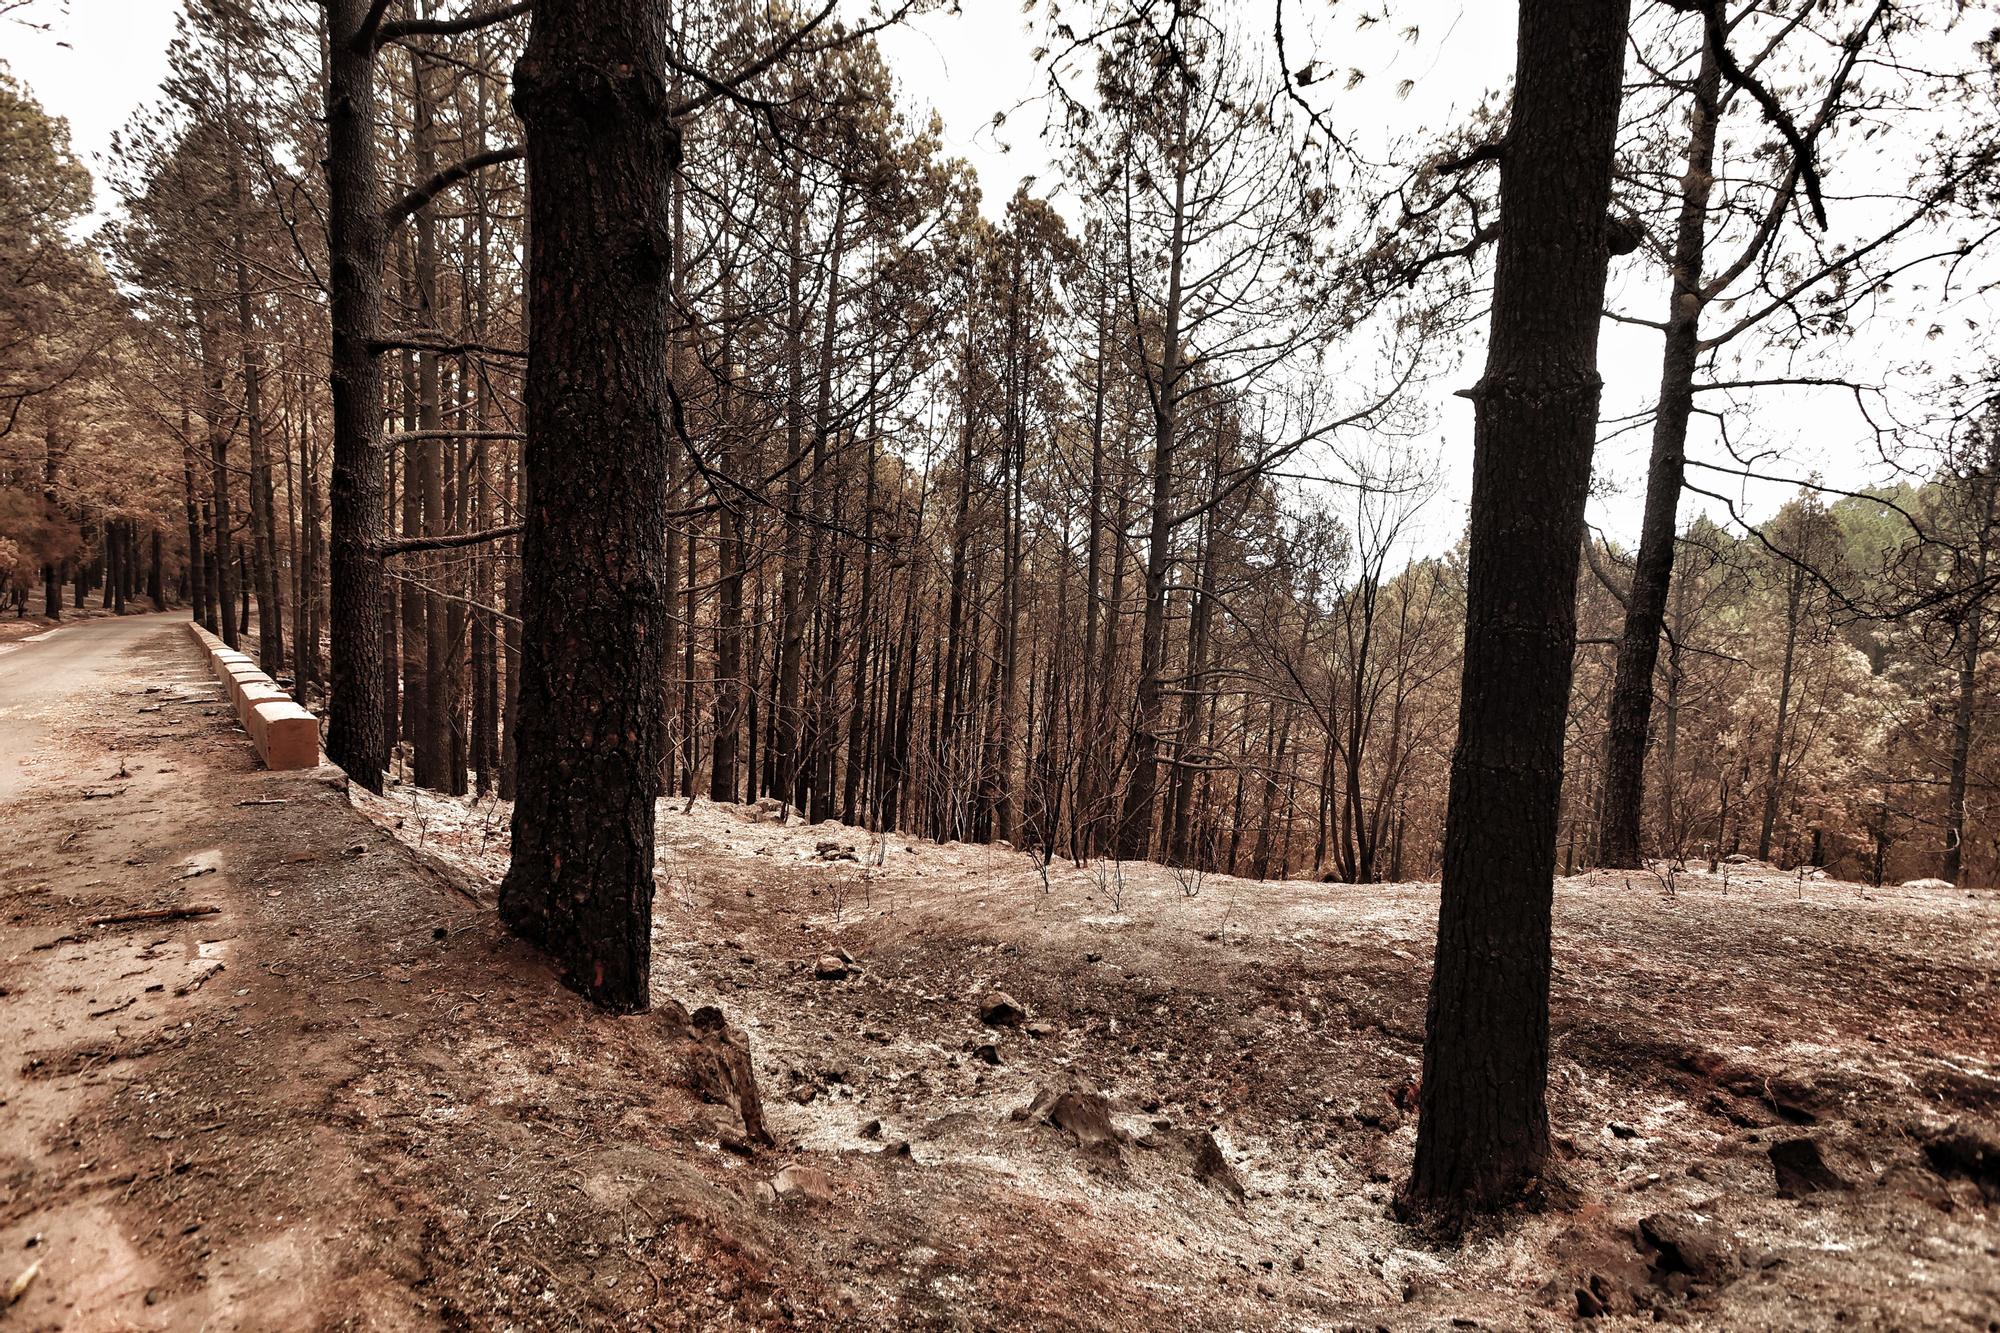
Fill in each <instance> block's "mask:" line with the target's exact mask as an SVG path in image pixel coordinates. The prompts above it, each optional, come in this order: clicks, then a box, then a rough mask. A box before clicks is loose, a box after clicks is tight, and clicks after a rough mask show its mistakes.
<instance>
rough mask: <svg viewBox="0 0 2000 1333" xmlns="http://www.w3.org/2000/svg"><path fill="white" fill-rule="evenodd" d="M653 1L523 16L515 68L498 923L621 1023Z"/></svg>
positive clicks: (659, 727) (642, 767)
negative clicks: (524, 286) (508, 722)
mask: <svg viewBox="0 0 2000 1333" xmlns="http://www.w3.org/2000/svg"><path fill="white" fill-rule="evenodd" d="M666 35H667V5H666V0H575V3H572V4H568V5H561V6H549V7H546V8H542V9H539V10H537V11H536V13H535V17H534V24H533V28H532V30H531V33H530V36H529V39H528V46H527V50H526V51H525V52H524V53H523V55H522V57H521V60H520V63H519V64H517V65H516V66H515V68H514V105H515V109H516V110H517V111H518V112H519V113H520V117H521V122H522V124H523V125H524V126H525V127H526V130H527V164H528V181H529V200H530V205H529V207H530V210H531V218H532V225H531V235H532V238H533V239H532V245H531V248H530V251H529V263H528V274H529V282H528V309H529V344H528V376H527V436H528V439H527V447H526V450H525V459H524V462H525V466H526V469H527V473H528V485H529V490H530V492H531V494H532V496H533V503H532V505H531V506H530V507H529V509H528V512H527V514H526V531H525V533H524V537H525V541H524V545H523V550H522V570H523V590H522V608H521V609H522V631H523V644H522V654H521V657H522V661H521V668H522V676H521V702H520V708H521V728H520V741H519V745H520V753H519V764H520V777H519V790H518V794H517V796H516V798H515V804H514V824H513V829H514V858H513V865H512V867H511V868H510V869H509V870H508V872H507V878H506V879H505V880H504V881H503V882H502V884H501V887H500V911H501V915H502V916H503V917H504V918H505V919H506V920H507V922H508V924H509V925H510V926H512V927H513V929H515V930H516V931H518V932H519V933H520V934H522V935H523V936H525V937H527V938H528V939H530V940H531V941H533V942H535V943H537V944H539V945H540V946H541V947H543V948H544V949H546V950H547V951H548V952H549V953H550V954H551V955H553V957H554V959H555V961H556V963H557V965H558V966H559V967H560V968H561V969H562V973H563V978H564V980H565V982H567V983H568V984H569V985H571V986H574V987H575V988H576V989H578V990H580V991H582V992H583V993H584V994H585V995H586V996H588V997H589V998H590V999H591V1000H593V1001H594V1002H596V1003H597V1004H598V1005H600V1006H602V1007H604V1008H606V1009H610V1010H613V1011H617V1012H633V1011H638V1010H643V1009H645V1008H646V1007H647V1006H648V1004H649V1003H650V998H649V994H648V977H649V973H650V968H651V960H652V939H651V934H652V916H653V803H654V801H655V799H656V798H657V797H658V795H659V790H660V760H661V751H662V748H663V745H664V742H665V727H664V718H663V716H662V713H661V708H660V679H661V673H662V671H663V669H664V667H665V663H664V662H663V661H662V660H661V654H662V651H663V645H664V643H665V634H664V629H665V625H666V618H667V617H668V616H669V615H671V614H672V607H671V606H670V605H669V603H668V598H669V597H670V595H671V590H670V589H668V588H667V587H666V586H665V582H664V572H665V568H666V549H665V548H666V538H667V522H666V519H667V498H668V489H669V480H670V479H669V476H668V472H669V468H668V465H667V449H668V442H669V440H670V439H671V438H672V437H671V433H670V427H669V425H668V422H669V412H670V397H671V393H672V386H671V385H670V383H669V381H668V378H667V365H668V352H669V345H668V338H669V333H668V331H669V326H670V322H671V320H670V314H671V312H670V293H669V290H668V289H669V272H670V268H671V254H670V253H669V252H670V249H671V243H672V230H671V209H670V207H669V195H668V192H669V182H670V180H671V178H672V176H673V173H674V172H675V170H676V169H677V168H678V165H679V158H680V138H679V133H678V130H677V129H676V127H675V126H674V124H673V123H672V122H671V121H670V120H669V119H668V99H667V95H666V88H665V85H664V83H663V81H662V76H663V74H664V71H665V69H666V64H667V49H666V48H667V40H666Z"/></svg>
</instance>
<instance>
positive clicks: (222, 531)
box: [196, 311, 237, 648]
mask: <svg viewBox="0 0 2000 1333" xmlns="http://www.w3.org/2000/svg"><path fill="white" fill-rule="evenodd" d="M196 319H197V321H198V322H199V325H200V331H199V338H198V342H199V345H200V348H201V370H202V378H203V383H204V392H203V395H202V411H201V415H202V420H203V422H204V423H206V425H207V427H208V489H209V502H210V504H211V505H212V506H213V508H212V509H211V511H210V512H211V513H212V514H213V515H214V524H215V526H214V527H213V529H211V531H210V532H209V538H210V541H211V543H212V548H211V549H212V550H213V551H214V553H215V564H214V565H213V567H212V568H213V571H214V574H215V597H216V601H217V604H218V605H219V607H220V608H221V610H220V615H219V617H218V619H219V621H220V623H219V624H218V625H217V627H216V633H218V634H219V635H221V636H222V641H223V642H224V643H226V644H228V645H229V646H230V647H231V648H234V647H235V646H236V643H237V632H236V627H237V619H236V615H235V608H234V606H233V605H232V603H233V602H234V600H235V586H236V585H235V582H234V579H235V573H234V571H233V570H232V569H231V568H230V565H231V561H230V545H231V538H232V533H231V532H230V524H229V431H230V425H229V423H228V422H227V421H225V420H224V416H225V414H226V412H227V410H228V408H227V404H226V403H225V402H224V400H223V396H222V359H221V358H220V357H219V356H218V355H217V354H216V351H215V345H214V330H213V327H212V322H211V319H210V315H209V313H208V312H207V311H201V312H198V313H197V315H196Z"/></svg>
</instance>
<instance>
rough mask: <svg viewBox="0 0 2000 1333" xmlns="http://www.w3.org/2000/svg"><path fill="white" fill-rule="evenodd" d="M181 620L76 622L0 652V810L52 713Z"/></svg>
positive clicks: (171, 614) (181, 615) (164, 616)
mask: <svg viewBox="0 0 2000 1333" xmlns="http://www.w3.org/2000/svg"><path fill="white" fill-rule="evenodd" d="M186 619H187V613H186V612H185V611H165V612H160V613H158V614H155V615H143V616H111V617H106V618H104V619H99V620H82V621H78V622H77V623H76V624H74V625H64V626H58V627H57V628H55V629H53V630H50V631H48V632H47V633H46V634H44V635H38V636H36V638H35V639H33V640H26V639H24V640H22V641H21V642H19V643H18V644H15V645H13V646H11V647H7V648H4V649H0V808H4V803H5V802H7V801H8V800H11V799H12V798H13V797H14V795H15V794H16V793H17V792H18V791H19V790H20V789H21V787H22V785H23V773H22V768H21V765H22V763H23V762H24V761H25V760H26V759H27V758H28V756H29V754H31V753H32V752H33V751H34V749H35V747H36V745H37V744H38V743H39V742H40V741H41V738H42V737H43V735H45V734H46V733H47V731H48V727H49V720H50V719H51V718H52V717H53V716H54V714H55V710H56V709H57V708H58V707H60V706H61V705H62V704H63V703H64V702H65V701H67V700H69V699H71V698H72V697H75V696H79V695H82V694H84V693H86V692H87V691H88V690H89V689H90V688H91V687H92V686H93V685H97V684H100V683H101V682H102V680H103V678H104V677H106V676H109V675H112V674H114V673H116V672H118V671H119V670H120V669H121V665H122V659H123V658H124V657H125V656H126V655H127V654H128V653H129V652H131V650H132V649H133V648H134V647H135V646H136V645H138V644H139V643H141V642H143V641H144V640H146V639H148V638H151V637H152V636H154V635H157V634H166V633H171V632H172V630H173V627H174V626H175V625H178V624H179V623H180V622H181V621H184V620H186ZM183 632H184V631H183Z"/></svg>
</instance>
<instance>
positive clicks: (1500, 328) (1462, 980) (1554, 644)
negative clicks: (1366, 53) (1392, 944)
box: [1406, 0, 1630, 1214]
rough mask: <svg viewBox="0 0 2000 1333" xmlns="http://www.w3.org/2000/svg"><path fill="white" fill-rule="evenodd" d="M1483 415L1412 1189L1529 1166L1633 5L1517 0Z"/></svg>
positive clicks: (1451, 1202)
mask: <svg viewBox="0 0 2000 1333" xmlns="http://www.w3.org/2000/svg"><path fill="white" fill-rule="evenodd" d="M1520 14H1521V17H1520V29H1519V32H1520V37H1519V43H1520V44H1519V48H1518V53H1517V62H1518V63H1517V68H1516V74H1515V87H1514V110H1513V124H1512V127H1511V129H1510V130H1509V131H1508V135H1507V142H1506V148H1505V151H1504V155H1503V156H1502V159H1501V167H1500V198H1501V205H1500V207H1501V231H1500V242H1499V253H1498V257H1497V261H1496V268H1495V273H1494V287H1493V321H1492V332H1491V339H1490V343H1489V347H1488V353H1487V365H1486V372H1485V374H1484V376H1482V377H1481V379H1480V381H1479V383H1478V385H1477V386H1475V388H1474V389H1473V390H1472V391H1471V395H1470V396H1471V397H1472V400H1473V407H1474V431H1473V478H1472V506H1471V522H1470V531H1469V553H1468V562H1467V565H1468V567H1467V587H1466V626H1465V665H1464V673H1463V678H1462V686H1461V693H1460V699H1459V723H1458V744H1457V746H1456V748H1455V749H1454V751H1453V753H1452V763H1451V794H1450V797H1449V801H1448V804H1447V812H1446V823H1445V846H1444V872H1443V887H1442V893H1441V898H1440V903H1439V909H1438V944H1437V957H1436V969H1435V972H1434V973H1433V976H1432V980H1431V991H1430V1005H1429V1011H1428V1014H1427V1018H1426V1024H1425V1038H1424V1073H1423V1083H1422V1094H1421V1105H1420V1110H1419V1120H1418V1128H1417V1150H1416V1162H1415V1166H1414V1169H1413V1171H1412V1173H1411V1177H1410V1182H1409V1185H1408V1188H1407V1196H1406V1197H1407V1198H1408V1200H1409V1202H1411V1203H1413V1204H1415V1205H1417V1206H1418V1207H1420V1208H1426V1209H1436V1210H1439V1211H1441V1212H1443V1213H1446V1214H1453V1213H1458V1212H1462V1211H1465V1210H1468V1209H1484V1208H1492V1207H1496V1206H1499V1205H1501V1204H1504V1203H1505V1202H1507V1201H1508V1200H1510V1199H1513V1198H1515V1197H1518V1196H1519V1195H1520V1193H1521V1192H1522V1191H1523V1189H1524V1188H1526V1187H1528V1186H1529V1185H1531V1184H1532V1182H1533V1181H1534V1180H1535V1179H1536V1178H1537V1177H1538V1176H1540V1175H1541V1173H1542V1171H1543V1170H1544V1168H1545V1165H1546V1162H1547V1158H1548V1152H1549V1121H1548V1105H1547V1083H1548V1026H1549V1004H1548V991H1549V953H1550V915H1551V911H1552V907H1553V896H1554V894H1553V890H1554V875H1555V850H1556V819H1557V811H1558V804H1559V800H1560V796H1561V792H1562V771H1563V729H1564V717H1565V714H1566V712H1567V710H1568V705H1569V692H1570V680H1571V667H1572V663H1571V659H1572V656H1573V654H1574V653H1575V650H1576V574H1577V561H1578V558H1579V553H1580V551H1581V549H1582V542H1583V508H1584V497H1585V493H1586V491H1587V490H1588V488H1589V483H1590V456H1591V448H1592V444H1593V442H1594V439H1595V436H1596V428H1597V405H1598V397H1599V393H1600V388H1601V381H1600V379H1599V377H1598V373H1597V334H1598V324H1599V320H1600V318H1601V312H1602V310H1603V307H1604V282H1605V270H1606V266H1607V263H1608V259H1609V246H1608V243H1607V242H1608V237H1607V234H1606V233H1607V230H1608V228H1607V225H1606V216H1605V209H1606V206H1607V205H1608V203H1609V201H1610V195H1611V160H1612V148H1613V143H1614V141H1615V139H1616V136H1617V130H1618V110H1619V99H1620V92H1621V76H1622V74H1623V68H1624V54H1625V33H1626V25H1627V22H1628V20H1629V17H1630V0H1523V3H1522V5H1521V11H1520Z"/></svg>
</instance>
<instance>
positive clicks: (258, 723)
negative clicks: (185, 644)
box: [185, 620, 319, 769]
mask: <svg viewBox="0 0 2000 1333" xmlns="http://www.w3.org/2000/svg"><path fill="white" fill-rule="evenodd" d="M185 623H186V625H187V627H188V634H189V635H190V636H191V637H192V638H193V639H194V641H195V644H196V645H197V646H198V647H199V648H200V649H201V650H202V651H203V652H204V653H206V654H207V655H208V665H209V669H210V670H211V671H213V672H214V673H215V678H216V679H217V680H219V681H221V682H222V687H223V689H225V690H227V691H228V692H229V701H230V702H231V703H232V704H234V705H235V706H236V716H237V718H238V719H239V720H240V721H241V722H242V723H243V729H244V730H245V731H247V732H249V733H250V741H251V743H252V744H253V745H255V746H256V747H257V757H258V758H260V759H262V760H263V761H264V767H266V768H271V769H295V768H318V767H319V719H318V718H316V717H314V716H313V715H312V714H311V713H309V712H307V711H306V710H305V709H303V708H301V707H299V705H298V704H296V703H294V702H293V701H292V697H291V696H290V695H288V694H286V693H285V692H284V690H283V689H281V688H279V686H278V684H277V682H276V681H274V680H272V679H271V678H270V677H269V676H267V675H265V674H264V673H263V671H262V670H260V669H259V668H258V666H257V664H256V663H255V662H253V661H251V660H250V658H249V657H248V656H247V655H245V654H243V653H239V652H237V651H236V650H235V649H234V648H231V647H229V646H228V645H227V644H225V643H223V642H222V640H220V639H218V638H216V637H215V636H214V635H213V634H210V633H209V632H208V631H207V630H205V629H203V628H202V627H201V625H200V624H198V623H197V622H195V621H192V620H190V621H187V622H185Z"/></svg>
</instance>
